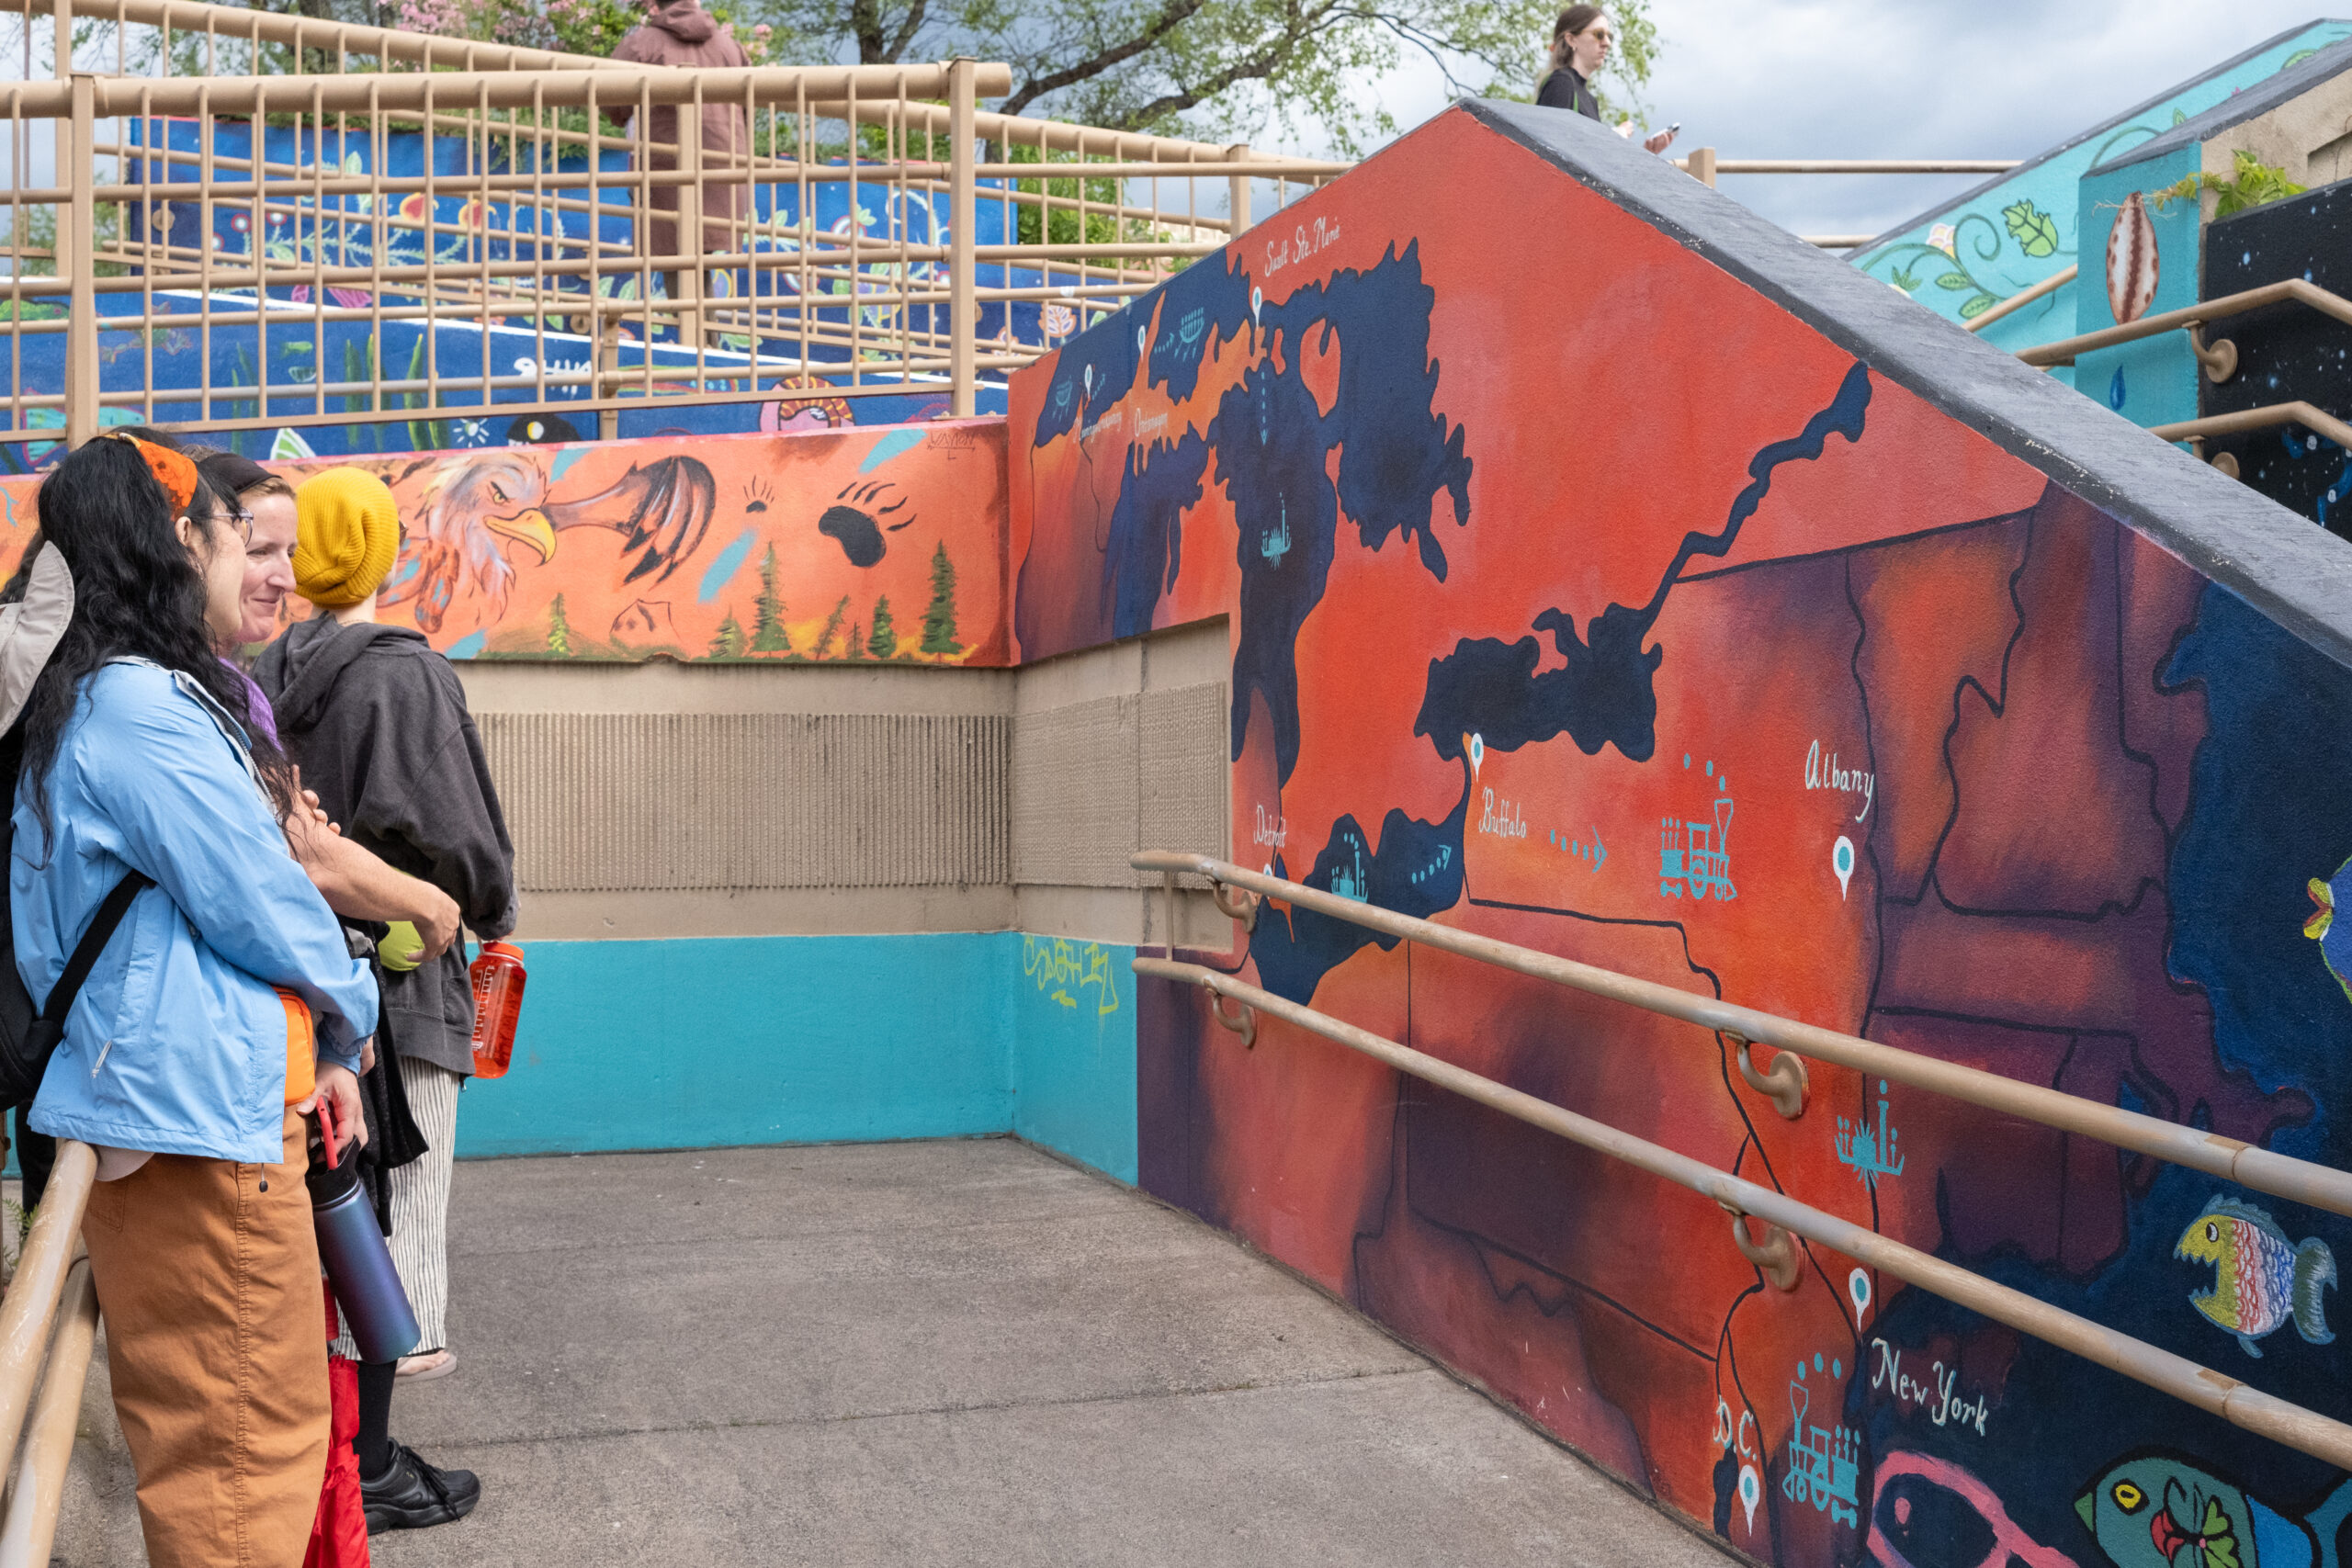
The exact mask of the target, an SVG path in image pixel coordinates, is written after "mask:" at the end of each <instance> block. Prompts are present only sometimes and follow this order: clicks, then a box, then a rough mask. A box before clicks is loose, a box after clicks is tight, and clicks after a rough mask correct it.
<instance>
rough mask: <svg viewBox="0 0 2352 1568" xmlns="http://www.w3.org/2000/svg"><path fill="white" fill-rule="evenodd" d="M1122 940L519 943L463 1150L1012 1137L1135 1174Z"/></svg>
mask: <svg viewBox="0 0 2352 1568" xmlns="http://www.w3.org/2000/svg"><path fill="white" fill-rule="evenodd" d="M1134 956H1135V950H1134V949H1133V948H1131V947H1117V946H1108V945H1104V944H1099V943H1093V942H1062V941H1057V940H1056V939H1052V938H1037V937H1024V936H1023V935H1022V934H1021V933H1019V932H1010V931H985V932H950V933H944V934H938V935H922V936H822V937H733V938H708V939H681V940H678V941H673V942H532V943H529V944H528V948H527V952H526V958H527V962H528V964H529V967H530V983H529V986H528V988H527V989H526V992H525V997H524V1006H523V1021H522V1025H521V1028H520V1030H519V1031H518V1032H517V1037H516V1041H515V1066H514V1068H513V1070H512V1071H510V1072H509V1073H508V1074H507V1076H506V1077H503V1078H500V1079H497V1080H496V1081H493V1082H476V1083H474V1084H471V1085H469V1087H468V1089H467V1090H466V1093H465V1096H464V1098H463V1100H461V1101H460V1105H459V1111H458V1149H457V1152H458V1156H460V1157H467V1158H470V1157H479V1156H499V1155H525V1154H586V1153H595V1152H601V1151H610V1150H616V1149H646V1148H705V1147H716V1146H719V1145H742V1144H786V1143H828V1142H855V1141H872V1140H880V1139H889V1138H938V1137H968V1136H977V1135H985V1134H996V1133H1008V1132H1012V1133H1018V1134H1020V1135H1021V1136H1023V1137H1025V1138H1028V1139H1030V1140H1031V1141H1032V1142H1034V1143H1037V1144H1041V1145H1045V1146H1046V1147H1049V1148H1052V1149H1055V1150H1057V1151H1058V1152H1060V1153H1062V1154H1065V1155H1068V1156H1069V1157H1071V1158H1072V1159H1076V1160H1080V1161H1082V1162H1083V1163H1085V1164H1087V1165H1091V1166H1092V1167H1094V1168H1097V1169H1099V1170H1102V1171H1103V1172H1104V1173H1106V1174H1108V1175H1110V1176H1113V1177H1114V1178H1116V1179H1119V1180H1121V1181H1125V1182H1128V1183H1130V1184H1132V1183H1134V1182H1135V1180H1136V1173H1137V1155H1136V1028H1135V1008H1134V996H1133V987H1132V978H1133V977H1132V976H1131V975H1130V974H1129V973H1128V968H1127V965H1128V963H1129V961H1130V960H1131V959H1132V958H1133V957H1134Z"/></svg>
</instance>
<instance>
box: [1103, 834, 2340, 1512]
mask: <svg viewBox="0 0 2352 1568" xmlns="http://www.w3.org/2000/svg"><path fill="white" fill-rule="evenodd" d="M1135 859H1136V864H1137V866H1138V867H1139V868H1141V869H1147V870H1149V869H1170V870H1171V871H1172V870H1174V869H1182V870H1185V871H1194V870H1198V869H1200V868H1199V865H1198V864H1197V863H1200V862H1203V861H1205V860H1206V857H1204V856H1196V855H1138V856H1136V857H1135ZM1147 860H1150V861H1153V862H1156V863H1158V862H1176V861H1183V862H1187V864H1185V865H1183V866H1182V867H1165V866H1160V865H1157V864H1156V865H1154V866H1144V865H1143V863H1144V862H1145V861H1147ZM1211 863H1212V864H1214V862H1211ZM1204 874H1205V873H1204ZM1265 880H1272V879H1271V878H1268V879H1265ZM1285 886H1293V887H1296V886H1297V885H1296V884H1287V885H1285ZM1299 891H1301V892H1307V891H1312V890H1311V889H1306V888H1300V889H1299ZM1342 902H1345V900H1342ZM1416 940H1419V939H1418V938H1417V939H1416ZM1133 968H1134V970H1135V972H1136V974H1137V975H1143V976H1150V977H1153V978H1155V979H1162V980H1173V981H1176V982H1178V983H1180V984H1188V985H1196V986H1199V987H1202V988H1203V989H1204V990H1206V991H1208V992H1210V993H1211V994H1212V996H1214V997H1219V998H1230V999H1231V1000H1233V1001H1236V1002H1238V1003H1240V1004H1242V1005H1243V1006H1244V1007H1245V1008H1253V1009H1256V1010H1260V1011H1262V1012H1264V1013H1267V1014H1269V1015H1271V1016H1272V1017H1274V1018H1279V1019H1281V1020H1283V1021H1285V1022H1287V1023H1292V1024H1295V1025H1297V1026H1298V1027H1299V1028H1301V1029H1306V1030H1309V1031H1311V1032H1314V1033H1317V1034H1319V1035H1321V1036H1322V1037H1323V1038H1324V1039H1326V1040H1329V1041H1332V1042H1334V1043H1338V1044H1340V1045H1344V1046H1347V1047H1348V1048H1349V1049H1350V1050H1352V1051H1359V1052H1362V1053H1363V1055H1367V1056H1370V1057H1372V1058H1373V1059H1374V1060H1375V1061H1379V1062H1384V1063H1385V1064H1387V1065H1388V1066H1391V1067H1394V1068H1396V1069H1397V1071H1398V1072H1401V1073H1407V1074H1409V1075H1410V1076H1412V1077H1417V1078H1419V1079H1420V1080H1421V1081H1423V1082H1424V1083H1430V1084H1435V1085H1436V1086H1437V1087H1438V1088H1440V1089H1446V1090H1449V1091H1451V1092H1452V1093H1454V1094H1458V1095H1460V1096H1462V1097H1463V1098H1464V1099H1465V1100H1472V1101H1475V1102H1476V1103H1477V1104H1480V1105H1484V1106H1486V1107H1487V1108H1488V1109H1489V1110H1493V1111H1500V1112H1501V1113H1502V1114H1504V1115H1506V1116H1510V1117H1512V1118H1514V1119H1516V1120H1518V1121H1521V1122H1526V1123H1527V1124H1528V1125H1529V1126H1531V1127H1537V1128H1541V1129H1542V1130H1543V1131H1544V1132H1547V1133H1551V1134H1555V1135H1556V1136H1559V1137H1562V1138H1566V1139H1567V1140H1568V1141H1569V1142H1570V1143H1574V1144H1578V1145H1583V1146H1584V1147H1586V1148H1589V1149H1593V1150H1596V1151H1598V1152H1599V1153H1601V1154H1604V1155H1607V1156H1610V1157H1611V1158H1612V1159H1617V1160H1622V1161H1623V1162H1624V1163H1625V1164H1627V1165H1630V1166H1633V1167H1634V1168H1636V1169H1639V1170H1645V1171H1648V1172H1649V1173H1650V1174H1651V1175H1653V1176H1657V1177H1660V1178H1662V1179H1666V1180H1668V1181H1671V1182H1674V1183H1675V1184H1677V1185H1678V1186H1681V1187H1687V1188H1689V1189H1690V1190H1691V1191H1693V1192H1697V1193H1699V1194H1701V1195H1702V1196H1703V1197H1707V1198H1711V1199H1713V1200H1714V1201H1715V1202H1716V1203H1717V1204H1719V1205H1720V1206H1721V1207H1723V1208H1724V1210H1726V1211H1727V1212H1728V1213H1730V1214H1731V1216H1732V1238H1733V1243H1734V1245H1735V1246H1736V1247H1738V1248H1739V1250H1740V1252H1741V1254H1742V1255H1743V1256H1745V1257H1746V1258H1748V1260H1749V1261H1750V1262H1752V1263H1755V1264H1756V1265H1757V1266H1758V1269H1761V1270H1763V1271H1764V1272H1765V1274H1766V1277H1767V1278H1768V1279H1770V1280H1772V1282H1773V1283H1775V1284H1776V1285H1778V1286H1779V1287H1780V1288H1781V1289H1782V1290H1792V1289H1794V1288H1795V1285H1796V1282H1797V1279H1798V1277H1799V1273H1798V1271H1799V1269H1800V1267H1801V1262H1800V1260H1799V1259H1798V1258H1797V1257H1796V1244H1795V1242H1794V1241H1792V1239H1791V1238H1792V1237H1803V1238H1804V1240H1806V1241H1809V1242H1813V1243H1815V1244H1817V1245H1819V1246H1822V1247H1829V1248H1832V1249H1833V1250H1835V1251H1837V1252H1839V1253H1842V1254H1844V1255H1845V1256H1846V1257H1848V1258H1853V1259H1855V1260H1856V1261H1858V1262H1860V1263H1862V1264H1864V1265H1866V1266H1867V1267H1869V1268H1871V1269H1878V1270H1879V1271H1881V1272H1882V1273H1886V1274H1892V1275H1894V1277H1895V1278H1896V1279H1898V1280H1903V1281H1904V1282H1905V1283H1906V1284H1910V1285H1915V1286H1917V1287H1918V1288H1919V1289H1921V1290H1923V1291H1928V1292H1932V1293H1934V1294H1936V1295H1939V1296H1941V1297H1943V1298H1944V1299H1945V1300H1946V1301H1950V1302H1954V1303H1958V1304H1959V1305H1961V1306H1963V1307H1966V1308H1968V1309H1969V1310H1970V1311H1972V1312H1976V1313H1981V1314H1984V1315H1985V1316H1986V1317H1989V1318H1991V1319H1993V1320H1994V1321H1995V1322H1996V1323H2003V1324H2007V1325H2008V1326H2010V1327H2012V1328H2015V1329H2018V1331H2020V1332H2022V1333H2026V1334H2030V1335H2032V1336H2033V1337H2036V1338H2038V1339H2041V1340H2045V1341H2047V1342H2048V1343H2050V1344H2052V1345H2055V1346H2057V1347H2058V1348H2061V1349H2064V1350H2071V1351H2073V1352H2074V1353H2075V1354H2076V1355H2078V1356H2081V1357H2082V1358H2084V1359H2086V1360H2089V1361H2094V1362H2096V1363H2098V1365H2100V1366H2102V1367H2106V1368H2108V1369H2109V1370H2110V1371H2118V1372H2120V1373H2122V1374H2123V1375H2124V1376H2125V1377H2128V1378H2131V1379H2132V1380H2134V1381H2135V1382H2143V1383H2145V1384H2147V1385H2148V1386H2149V1387H2150V1388H2154V1389H2158V1390H2161V1391H2162V1392H2164V1393H2168V1394H2171V1395H2172V1396H2173V1397H2174V1398H2176V1399H2178V1400H2180V1401H2182V1402H2183V1403H2185V1404H2192V1405H2194V1406H2196V1407H2197V1408H2198V1409H2199V1410H2203V1411H2206V1412H2208V1413H2209V1414H2211V1415H2214V1416H2220V1417H2221V1418H2222V1419H2223V1420H2224V1421H2227V1422H2229V1423H2230V1424H2231V1425H2232V1426H2234V1427H2244V1428H2245V1430H2247V1431H2249V1432H2253V1433H2256V1434H2258V1435H2259V1436H2262V1437H2265V1438H2269V1439H2271V1440H2272V1441H2274V1442H2278V1443H2282V1444H2285V1445H2286V1446H2287V1447H2289V1448H2291V1449H2295V1450H2299V1451H2301V1452H2303V1453H2307V1454H2311V1455H2312V1456H2314V1457H2315V1458H2318V1459H2321V1460H2324V1461H2326V1462H2327V1463H2329V1464H2331V1465H2334V1466H2335V1467H2336V1468H2337V1469H2339V1470H2341V1469H2352V1426H2346V1424H2345V1423H2343V1422H2341V1421H2336V1420H2332V1419H2330V1418H2329V1417H2327V1416H2322V1415H2320V1414H2319V1413H2318V1412H2317V1411H2313V1410H2307V1409H2305V1408H2304V1407H2302V1406H2301V1405H2300V1404H2290V1402H2288V1401H2286V1400H2283V1399H2280V1398H2278V1396H2277V1395H2275V1394H2269V1393H2263V1392H2262V1391H2261V1390H2260V1389H2257V1388H2254V1387H2251V1386H2249V1385H2247V1384H2245V1383H2243V1382H2239V1381H2238V1380H2237V1379H2235V1378H2233V1377H2230V1376H2228V1375H2226V1374H2225V1373H2222V1372H2218V1371H2213V1370H2212V1369H2211V1368H2209V1367H2203V1366H2199V1364H2198V1363H2196V1362H2195V1361H2192V1360H2189V1359H2188V1358H2187V1357H2184V1356H2177V1355H2175V1354H2173V1352H2171V1351H2169V1350H2165V1349H2163V1348H2159V1347H2157V1346H2154V1345H2151V1344H2149V1343H2148V1342H2147V1341H2145V1340H2143V1339H2135V1338H2133V1337H2131V1336H2130V1335H2128V1334H2120V1333H2118V1332H2116V1331H2115V1330H2114V1329H2111V1328H2108V1327H2106V1326H2104V1325H2100V1324H2097V1323H2093V1322H2092V1321H2091V1320H2090V1319H2088V1318H2086V1317H2079V1316H2077V1315H2075V1314H2073V1313H2071V1312H2067V1311H2065V1310H2064V1308H2062V1307H2055V1306H2052V1305H2051V1304H2050V1303H2047V1302H2043V1301H2040V1300H2037V1299H2036V1298H2034V1297H2032V1296H2030V1295H2027V1294H2026V1293H2025V1292H2022V1291H2018V1290H2014V1289H2012V1288H2010V1287H2009V1286H2007V1285H2002V1284H1996V1283H1995V1282H1994V1281H1993V1280H1987V1279H1986V1278H1985V1277H1984V1276H1983V1275H1981V1274H1979V1273H1976V1272H1975V1271H1974V1270H1973V1269H1963V1268H1962V1267H1961V1266H1960V1265H1958V1264H1956V1263H1951V1262H1947V1261H1945V1260H1944V1259H1943V1258H1937V1257H1934V1256H1932V1255H1931V1254H1928V1253H1925V1252H1922V1251H1920V1250H1919V1249H1918V1248H1917V1247H1906V1246H1905V1245H1904V1244H1903V1243H1901V1242H1899V1241H1895V1240H1893V1239H1892V1238H1890V1237H1887V1236H1884V1235H1880V1234H1879V1233H1878V1232H1876V1231H1873V1230H1870V1229H1867V1228H1865V1227H1863V1226H1861V1225H1858V1224H1854V1223H1853V1222H1852V1221H1850V1220H1841V1219H1839V1218H1838V1217H1837V1216H1836V1215H1834V1214H1828V1213H1823V1212H1822V1211H1821V1210H1819V1209H1816V1208H1814V1207H1813V1206H1812V1205H1810V1204H1807V1203H1801V1202H1799V1201H1797V1200H1795V1199H1793V1198H1791V1197H1790V1196H1789V1195H1788V1194H1787V1193H1785V1192H1779V1191H1775V1190H1773V1189H1771V1188H1769V1187H1761V1186H1758V1184H1757V1183H1755V1182H1752V1181H1747V1180H1744V1179H1741V1178H1739V1177H1736V1176H1734V1175H1732V1174H1731V1173H1730V1172H1728V1171H1723V1170H1718V1169H1716V1168H1714V1167H1713V1166H1711V1165H1708V1164H1706V1163H1704V1162H1703V1161H1701V1160H1696V1159H1692V1158H1691V1156H1688V1155H1681V1154H1677V1153H1675V1152H1674V1151H1673V1150H1672V1149H1668V1148H1662V1147H1660V1146H1659V1145H1657V1144H1653V1143H1650V1142H1648V1141H1646V1140H1645V1139H1642V1138H1637V1137H1635V1136H1634V1135H1633V1134H1631V1133H1627V1132H1625V1131H1623V1129H1621V1128H1618V1127H1613V1126H1611V1125H1610V1124H1609V1123H1607V1122H1597V1121H1594V1120H1593V1119H1592V1118H1590V1117H1588V1116H1579V1115H1577V1113H1576V1112H1575V1111H1569V1110H1566V1109H1565V1108H1563V1107H1561V1106H1557V1105H1555V1104H1553V1103H1552V1102H1551V1101H1549V1100H1539V1099H1537V1098H1536V1097H1535V1096H1533V1095H1532V1094H1528V1093H1526V1092H1524V1091H1522V1090H1520V1089H1512V1088H1510V1086H1508V1085H1506V1084H1499V1083H1497V1082H1496V1081H1495V1080H1493V1079H1492V1078H1488V1077H1481V1076H1480V1075H1479V1074H1476V1073H1474V1072H1471V1071H1469V1070H1468V1069H1467V1068H1464V1067H1457V1066H1454V1065H1453V1064H1452V1063H1450V1062H1445V1061H1442V1060H1440V1059H1439V1058H1437V1057H1435V1056H1431V1055H1428V1054H1426V1053H1424V1052H1420V1051H1416V1050H1414V1049H1412V1048H1411V1047H1410V1046H1408V1045H1400V1044H1398V1043H1397V1042H1396V1041H1394V1040H1390V1039H1387V1038H1386V1037H1385V1036H1383V1035H1378V1034H1374V1033H1373V1032H1371V1031H1370V1030H1367V1029H1361V1028H1358V1027H1357V1026H1356V1025H1354V1024H1351V1023H1347V1022H1343V1021H1340V1020H1339V1019H1336V1018H1333V1017H1331V1016H1330V1015H1329V1014H1328V1013H1323V1012H1318V1011H1317V1010H1315V1009H1313V1008H1308V1007H1302V1006H1300V1005H1299V1004H1298V1003H1296V1002H1294V1001H1291V1000H1289V999H1287V998H1283V997H1278V996H1276V995H1274V994H1273V993H1272V991H1268V990H1265V989H1263V988H1261V987H1257V986H1252V985H1250V984H1249V983H1248V982H1247V981H1244V980H1238V979H1236V978H1235V977H1234V976H1230V975H1224V974H1219V973H1218V972H1217V971H1216V970H1214V969H1209V968H1205V967H1204V966H1202V965H1200V964H1180V963H1176V962H1174V961H1172V960H1170V959H1165V958H1149V957H1142V956H1138V957H1137V958H1136V959H1135V960H1134V963H1133ZM1219 1016H1220V1018H1221V1019H1222V1017H1223V1014H1222V1010H1221V1008H1220V1009H1219ZM1751 1216H1752V1217H1753V1218H1756V1219H1758V1220H1762V1221H1763V1222H1765V1224H1766V1227H1767V1229H1766V1234H1765V1235H1764V1237H1763V1238H1762V1239H1761V1240H1758V1239H1757V1238H1755V1237H1753V1236H1751V1235H1748V1233H1747V1224H1746V1221H1747V1219H1748V1218H1749V1217H1751Z"/></svg>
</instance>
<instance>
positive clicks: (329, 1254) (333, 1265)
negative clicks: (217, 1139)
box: [306, 1096, 424, 1361]
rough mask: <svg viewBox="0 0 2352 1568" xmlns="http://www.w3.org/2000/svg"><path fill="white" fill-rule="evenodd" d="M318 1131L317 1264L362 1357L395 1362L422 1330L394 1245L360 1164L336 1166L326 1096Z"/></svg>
mask: <svg viewBox="0 0 2352 1568" xmlns="http://www.w3.org/2000/svg"><path fill="white" fill-rule="evenodd" d="M319 1131H320V1132H321V1133H322V1134H323V1135H324V1139H325V1143H326V1148H327V1163H326V1167H325V1168H324V1169H321V1168H318V1167H317V1166H312V1167H311V1172H310V1175H309V1176H308V1178H306V1180H307V1181H308V1183H309V1186H310V1189H311V1223H312V1224H315V1225H316V1226H317V1227H318V1232H319V1262H320V1263H321V1264H322V1265H323V1266H324V1267H325V1269H326V1271H327V1285H328V1287H329V1288H330V1289H332V1290H333V1291H334V1300H335V1304H336V1305H337V1306H340V1307H341V1308H343V1321H344V1322H345V1323H346V1324H348V1325H350V1328H351V1338H352V1342H353V1343H354V1344H355V1345H356V1346H357V1347H358V1348H359V1359H361V1360H363V1361H397V1360H399V1359H401V1357H402V1356H405V1355H407V1354H408V1353H409V1352H410V1351H412V1350H413V1349H415V1348H416V1346H417V1341H418V1340H420V1339H422V1338H424V1330H423V1329H422V1328H420V1327H418V1326H417V1323H416V1311H415V1309H414V1308H413V1307H411V1306H410V1305H409V1304H408V1292H407V1291H405V1290H403V1289H402V1288H401V1276H400V1271H399V1270H398V1269H394V1268H393V1267H392V1253H391V1249H390V1247H386V1246H385V1245H384V1233H383V1232H382V1230H380V1229H379V1228H378V1226H377V1224H376V1209H375V1205H374V1204H372V1203H370V1202H368V1193H367V1190H366V1189H364V1188H362V1187H361V1186H360V1185H359V1167H358V1164H357V1162H356V1161H354V1162H353V1163H352V1164H350V1165H341V1166H339V1165H337V1164H336V1163H335V1155H334V1132H335V1128H334V1113H333V1112H331V1111H328V1109H327V1102H326V1100H325V1098H324V1097H323V1096H322V1097H321V1098H320V1100H319Z"/></svg>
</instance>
